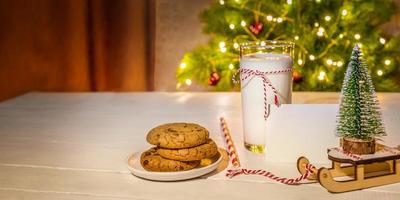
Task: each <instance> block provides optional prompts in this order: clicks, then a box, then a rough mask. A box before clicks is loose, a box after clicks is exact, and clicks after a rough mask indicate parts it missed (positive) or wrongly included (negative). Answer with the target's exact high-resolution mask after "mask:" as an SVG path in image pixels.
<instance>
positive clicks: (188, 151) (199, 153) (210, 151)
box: [158, 139, 218, 161]
mask: <svg viewBox="0 0 400 200" xmlns="http://www.w3.org/2000/svg"><path fill="white" fill-rule="evenodd" d="M158 153H159V154H160V155H161V156H162V157H164V158H168V159H172V160H178V161H194V160H201V159H204V158H210V157H213V156H215V155H216V154H217V153H218V148H217V145H216V144H215V142H214V141H212V140H211V139H208V140H207V142H206V143H204V144H201V145H199V146H195V147H191V148H185V149H164V148H159V149H158Z"/></svg>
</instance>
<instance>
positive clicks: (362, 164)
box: [297, 148, 400, 193]
mask: <svg viewBox="0 0 400 200" xmlns="http://www.w3.org/2000/svg"><path fill="white" fill-rule="evenodd" d="M328 158H329V160H331V161H332V167H331V168H325V167H321V168H319V169H315V170H314V171H313V174H312V175H311V176H309V178H308V179H309V180H316V181H318V182H319V183H320V184H321V185H322V186H323V187H325V188H326V189H327V190H328V191H329V192H332V193H340V192H348V191H353V190H361V189H364V188H370V187H376V186H381V185H387V184H392V183H399V182H400V152H394V151H392V152H387V151H380V152H377V153H376V154H372V155H362V156H360V157H359V158H355V157H351V156H349V155H347V154H345V153H343V152H341V151H340V150H339V149H338V148H333V149H328ZM308 163H309V160H308V159H307V158H305V157H300V158H299V159H298V160H297V169H298V170H299V172H300V173H301V174H305V173H306V169H305V166H306V165H307V164H308ZM346 178H347V179H346ZM339 179H341V180H339ZM343 179H344V180H343Z"/></svg>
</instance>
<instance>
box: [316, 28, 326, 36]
mask: <svg viewBox="0 0 400 200" xmlns="http://www.w3.org/2000/svg"><path fill="white" fill-rule="evenodd" d="M324 32H325V29H324V28H323V27H319V28H318V32H317V35H318V36H319V37H322V36H324Z"/></svg>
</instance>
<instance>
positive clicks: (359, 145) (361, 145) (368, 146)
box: [342, 138, 375, 155]
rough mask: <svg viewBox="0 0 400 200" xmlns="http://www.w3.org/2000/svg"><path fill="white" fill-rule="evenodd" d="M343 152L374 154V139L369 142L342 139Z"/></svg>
mask: <svg viewBox="0 0 400 200" xmlns="http://www.w3.org/2000/svg"><path fill="white" fill-rule="evenodd" d="M342 147H343V150H344V151H346V152H350V153H353V154H359V155H365V154H374V153H375V139H372V140H370V141H365V140H359V139H353V138H343V144H342Z"/></svg>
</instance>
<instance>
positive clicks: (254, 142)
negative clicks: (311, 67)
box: [240, 41, 294, 153]
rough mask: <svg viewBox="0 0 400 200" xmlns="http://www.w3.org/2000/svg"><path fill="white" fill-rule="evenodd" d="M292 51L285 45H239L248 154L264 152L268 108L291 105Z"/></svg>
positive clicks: (289, 43) (282, 42)
mask: <svg viewBox="0 0 400 200" xmlns="http://www.w3.org/2000/svg"><path fill="white" fill-rule="evenodd" d="M293 51H294V44H293V43H292V42H285V41H263V42H253V43H244V44H241V45H240V70H241V71H240V72H241V73H240V79H241V96H242V113H243V131H244V145H245V147H246V149H248V150H250V151H252V152H256V153H263V152H264V151H265V143H266V138H265V135H266V131H267V127H266V120H267V118H268V115H269V114H271V115H273V113H269V108H270V106H274V104H276V102H277V101H278V102H279V103H291V101H292V72H291V69H292V66H293ZM244 72H246V73H244ZM279 103H277V105H279Z"/></svg>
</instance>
